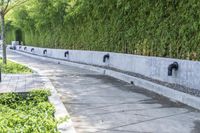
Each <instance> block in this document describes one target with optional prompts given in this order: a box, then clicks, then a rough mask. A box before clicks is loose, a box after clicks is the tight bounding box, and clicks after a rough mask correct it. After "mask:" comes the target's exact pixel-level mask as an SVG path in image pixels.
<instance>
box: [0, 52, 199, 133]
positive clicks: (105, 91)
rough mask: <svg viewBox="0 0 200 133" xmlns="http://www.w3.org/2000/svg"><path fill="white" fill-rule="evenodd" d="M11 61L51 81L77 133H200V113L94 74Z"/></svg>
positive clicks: (17, 57)
mask: <svg viewBox="0 0 200 133" xmlns="http://www.w3.org/2000/svg"><path fill="white" fill-rule="evenodd" d="M0 54H1V53H0ZM9 58H10V59H13V60H15V61H17V62H21V63H24V64H26V65H29V66H31V67H34V68H37V69H39V70H40V71H41V73H42V76H47V77H49V79H50V80H51V81H52V83H53V85H54V86H55V88H56V89H57V91H58V92H59V94H60V96H61V98H62V101H63V103H64V104H65V106H66V108H67V109H68V111H69V113H70V115H71V118H72V121H73V122H74V126H75V128H76V130H77V132H80V133H82V132H83V133H90V132H99V133H147V132H148V133H200V113H199V112H198V111H196V110H194V109H192V108H190V107H188V106H185V105H182V104H178V103H174V102H171V101H169V100H168V99H166V98H164V97H162V96H158V95H156V94H154V93H152V92H149V91H147V90H144V89H142V88H138V87H134V86H132V85H130V84H127V83H125V82H122V81H119V80H117V79H113V78H111V77H107V76H104V75H101V74H98V73H95V72H92V71H88V70H84V69H79V68H75V67H70V66H66V65H61V64H55V63H51V62H48V61H45V60H38V59H34V58H31V57H27V56H24V55H20V54H14V53H11V52H9Z"/></svg>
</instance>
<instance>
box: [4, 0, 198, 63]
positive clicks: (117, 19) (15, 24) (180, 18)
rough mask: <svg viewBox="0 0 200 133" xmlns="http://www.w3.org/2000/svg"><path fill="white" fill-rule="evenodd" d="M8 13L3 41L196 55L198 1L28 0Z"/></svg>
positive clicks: (63, 46)
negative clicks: (16, 39)
mask: <svg viewBox="0 0 200 133" xmlns="http://www.w3.org/2000/svg"><path fill="white" fill-rule="evenodd" d="M9 17H10V18H9V19H8V20H9V21H7V25H9V26H8V27H10V29H9V30H7V31H8V32H7V35H8V39H7V41H8V42H10V41H11V40H13V39H14V36H15V34H14V33H15V30H16V29H21V30H22V32H23V41H24V42H25V44H27V45H33V46H40V47H51V48H66V49H83V50H100V51H114V52H122V53H130V54H139V55H149V56H162V57H175V58H181V59H192V60H199V59H200V46H199V45H200V32H199V30H200V19H199V18H200V1H199V0H189V1H188V0H187V1H186V0H183V1H174V0H31V1H30V3H29V4H25V5H24V6H21V7H20V8H17V9H15V10H14V12H11V13H10V14H9Z"/></svg>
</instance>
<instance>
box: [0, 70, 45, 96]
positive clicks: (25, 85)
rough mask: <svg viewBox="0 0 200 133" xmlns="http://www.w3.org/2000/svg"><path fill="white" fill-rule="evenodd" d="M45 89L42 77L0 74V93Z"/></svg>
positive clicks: (36, 75)
mask: <svg viewBox="0 0 200 133" xmlns="http://www.w3.org/2000/svg"><path fill="white" fill-rule="evenodd" d="M40 88H41V89H42V88H45V80H44V77H42V76H39V75H38V74H36V73H34V74H2V82H1V83H0V93H6V92H27V91H30V90H33V89H40Z"/></svg>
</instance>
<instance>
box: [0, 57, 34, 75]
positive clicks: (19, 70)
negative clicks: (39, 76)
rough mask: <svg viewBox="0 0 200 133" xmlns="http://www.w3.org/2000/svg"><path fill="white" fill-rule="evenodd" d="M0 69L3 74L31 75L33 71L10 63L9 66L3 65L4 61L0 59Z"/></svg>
mask: <svg viewBox="0 0 200 133" xmlns="http://www.w3.org/2000/svg"><path fill="white" fill-rule="evenodd" d="M0 67H1V71H2V73H6V74H8V73H9V74H28V73H31V72H32V71H31V69H29V68H28V67H26V66H23V65H20V64H17V63H14V62H12V61H8V62H7V64H2V59H0Z"/></svg>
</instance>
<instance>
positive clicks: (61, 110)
mask: <svg viewBox="0 0 200 133" xmlns="http://www.w3.org/2000/svg"><path fill="white" fill-rule="evenodd" d="M9 60H11V61H13V62H15V63H20V64H22V65H24V66H26V67H29V68H30V69H32V70H33V71H34V72H36V73H37V74H38V75H39V76H42V77H43V79H42V80H43V81H44V83H45V87H46V88H47V89H50V91H51V96H49V102H50V103H52V104H53V105H54V107H55V110H56V112H55V114H54V116H55V118H56V120H61V119H65V118H68V119H67V120H63V121H61V123H59V124H58V127H57V128H58V130H59V132H60V133H76V131H75V128H74V127H73V122H72V120H71V119H70V118H69V117H70V115H69V113H68V111H67V110H66V108H65V106H64V104H63V103H62V101H61V99H60V97H59V96H58V92H57V91H56V89H55V88H54V86H53V84H52V83H51V81H50V80H49V78H48V77H46V76H44V75H43V74H42V73H41V71H40V69H38V68H34V67H32V66H29V65H26V64H23V63H21V62H17V61H14V60H12V59H9Z"/></svg>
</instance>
